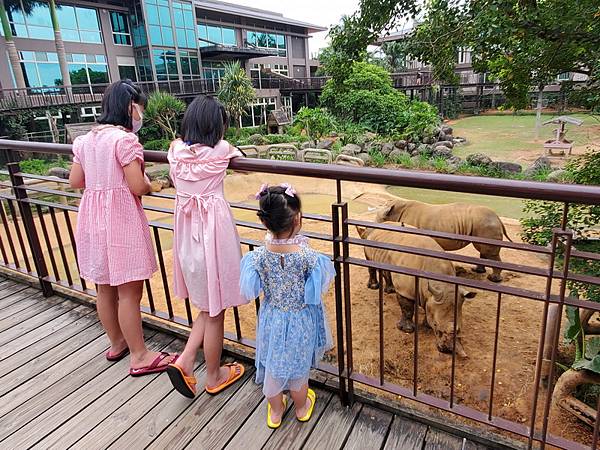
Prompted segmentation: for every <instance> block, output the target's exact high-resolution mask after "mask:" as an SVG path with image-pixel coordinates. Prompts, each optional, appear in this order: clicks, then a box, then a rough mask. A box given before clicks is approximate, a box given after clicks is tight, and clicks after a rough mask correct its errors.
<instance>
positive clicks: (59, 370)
mask: <svg viewBox="0 0 600 450" xmlns="http://www.w3.org/2000/svg"><path fill="white" fill-rule="evenodd" d="M107 347H108V345H107V343H106V339H104V338H102V337H98V338H96V339H94V340H92V341H90V342H89V343H88V344H86V345H85V346H83V347H82V348H80V349H78V350H77V351H76V352H74V353H73V354H71V355H69V357H67V358H65V359H64V360H62V361H61V363H60V364H58V365H54V366H52V367H49V368H47V369H46V370H45V371H43V372H42V373H40V374H38V375H36V376H34V377H32V378H30V379H29V380H27V381H25V382H23V383H22V384H20V385H19V386H18V387H15V388H13V389H12V390H10V391H9V392H8V393H7V394H5V395H4V397H3V398H2V399H3V401H2V402H0V417H2V416H4V415H6V414H8V413H10V411H12V410H14V409H15V408H17V407H19V406H21V405H22V404H24V403H25V402H27V401H29V400H30V399H33V398H34V397H38V396H39V397H40V399H39V400H41V397H43V396H44V395H47V392H45V390H46V389H50V388H51V389H52V390H56V389H57V387H56V386H54V384H56V383H61V382H62V381H63V380H65V379H69V377H72V376H76V375H77V374H78V373H79V372H80V371H82V370H85V368H86V364H88V362H90V360H92V359H93V358H95V357H97V356H99V355H102V353H103V352H104V351H105V350H106V348H107ZM103 365H104V364H103ZM99 366H100V364H98V366H97V367H95V370H96V371H99V370H101V367H99ZM72 374H75V375H72ZM3 378H4V377H3ZM5 378H10V374H9V375H8V377H5ZM51 392H53V391H51ZM65 395H66V394H65ZM36 401H37V400H36Z"/></svg>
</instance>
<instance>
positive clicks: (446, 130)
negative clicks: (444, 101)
mask: <svg viewBox="0 0 600 450" xmlns="http://www.w3.org/2000/svg"><path fill="white" fill-rule="evenodd" d="M440 128H441V129H442V131H443V132H444V134H452V131H453V130H452V127H451V126H450V125H445V124H444V125H442V126H441V127H440Z"/></svg>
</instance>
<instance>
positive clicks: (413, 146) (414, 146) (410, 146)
mask: <svg viewBox="0 0 600 450" xmlns="http://www.w3.org/2000/svg"><path fill="white" fill-rule="evenodd" d="M416 148H417V144H415V143H414V142H411V143H410V144H408V146H407V147H406V149H407V150H408V151H409V152H412V151H414V150H416Z"/></svg>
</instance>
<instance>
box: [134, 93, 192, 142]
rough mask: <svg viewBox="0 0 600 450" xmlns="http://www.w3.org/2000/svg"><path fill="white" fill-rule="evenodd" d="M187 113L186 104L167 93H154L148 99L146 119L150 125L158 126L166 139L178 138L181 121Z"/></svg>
mask: <svg viewBox="0 0 600 450" xmlns="http://www.w3.org/2000/svg"><path fill="white" fill-rule="evenodd" d="M184 111H185V103H184V102H182V101H181V100H179V99H177V98H175V97H173V96H172V95H171V94H168V93H166V92H161V91H157V92H153V93H152V94H151V95H150V98H149V99H148V105H146V110H145V111H144V118H145V119H146V120H147V121H148V125H150V126H152V125H155V126H157V127H158V128H159V129H160V130H161V132H162V137H163V138H164V139H170V140H174V139H175V138H176V137H177V130H178V129H179V121H180V119H181V116H182V115H183V113H184Z"/></svg>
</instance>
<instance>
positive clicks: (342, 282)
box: [0, 141, 600, 448]
mask: <svg viewBox="0 0 600 450" xmlns="http://www.w3.org/2000/svg"><path fill="white" fill-rule="evenodd" d="M0 149H2V150H4V151H6V152H7V153H8V154H9V155H11V156H12V157H15V156H16V155H17V154H18V152H32V153H37V152H40V153H54V154H57V155H63V156H68V155H70V154H71V147H70V146H68V145H57V144H40V143H30V142H18V141H0ZM145 158H146V161H147V162H158V163H165V162H166V154H165V153H163V152H145ZM230 169H232V170H234V171H236V170H237V171H244V172H260V173H268V174H279V175H293V176H302V177H309V178H314V179H327V180H332V181H331V182H332V183H335V192H331V193H330V194H334V195H335V200H334V201H333V202H332V204H331V214H330V215H320V214H308V213H307V214H305V215H304V218H305V219H307V220H309V221H313V223H320V224H321V228H319V230H320V231H309V232H307V233H306V235H307V236H308V237H310V238H312V239H314V240H316V241H319V242H320V243H325V244H326V245H327V247H328V250H327V251H326V253H327V254H329V256H330V257H331V258H332V260H333V262H334V265H335V268H336V272H337V276H336V278H335V283H334V289H333V303H334V309H335V315H334V318H333V320H332V321H333V322H334V326H333V329H334V330H335V333H336V349H335V352H334V354H333V355H331V357H330V361H332V362H331V363H321V364H320V365H319V370H321V371H322V372H324V373H326V374H329V375H330V376H333V377H334V378H337V380H338V383H339V393H340V396H341V397H342V399H343V401H344V402H347V403H351V402H352V401H353V398H354V394H355V388H354V385H355V383H358V384H360V385H362V386H366V387H367V389H373V390H375V391H378V392H381V393H383V395H384V396H385V395H389V394H392V395H394V396H401V397H402V398H403V399H407V400H411V401H415V402H417V403H420V404H423V405H427V406H428V407H431V408H433V409H435V410H438V411H443V412H445V413H450V414H452V415H454V416H458V417H462V418H463V419H469V420H472V421H475V422H478V423H481V424H485V425H488V426H491V427H495V428H498V429H500V430H503V431H505V432H509V433H510V434H511V435H512V436H513V437H517V438H519V439H522V440H524V441H525V442H526V443H527V445H528V447H529V448H532V447H533V446H534V445H538V444H539V445H540V446H541V447H544V446H545V445H546V444H550V445H553V446H556V447H560V448H588V447H587V446H584V445H581V444H577V443H575V442H574V441H572V440H570V439H567V438H565V437H561V436H556V435H553V434H550V433H549V418H550V413H551V403H552V395H551V393H552V390H553V386H554V382H555V379H556V376H557V372H558V369H557V365H556V362H557V361H558V359H557V358H558V348H559V336H560V335H561V333H560V331H561V325H562V322H563V315H564V314H563V310H564V308H565V307H566V306H574V307H578V308H584V309H586V310H589V311H593V312H599V311H600V305H599V304H597V303H594V302H590V301H587V300H585V299H580V298H575V297H573V296H571V295H569V294H568V293H567V286H568V284H569V283H571V282H578V283H587V284H589V285H594V286H600V276H599V275H600V274H595V275H582V274H580V273H575V272H574V271H572V270H571V269H570V261H573V260H574V259H576V258H578V259H583V260H588V261H600V255H599V254H596V253H589V252H583V251H579V250H577V249H576V248H575V247H574V246H573V237H574V236H573V233H572V231H570V230H569V224H568V222H567V220H566V218H567V216H568V215H567V211H568V208H569V205H572V204H576V203H583V204H590V205H599V204H600V187H594V186H578V185H556V184H550V183H537V182H525V181H512V180H498V179H488V178H479V177H463V176H453V175H441V174H434V173H419V172H412V171H403V170H383V169H366V168H348V167H343V166H334V165H322V164H306V163H295V162H283V161H269V160H257V159H245V158H243V159H236V160H233V161H232V162H231V165H230ZM5 175H7V176H8V180H9V181H7V182H6V183H5V187H6V189H5V190H4V191H2V192H1V193H0V203H1V206H2V207H1V208H0V221H1V225H0V226H1V227H3V228H2V229H0V254H1V260H0V264H1V265H2V266H3V267H4V268H8V269H11V270H14V271H18V272H20V273H22V274H26V275H29V276H31V277H35V278H36V279H37V280H38V281H39V284H40V286H41V288H42V289H43V291H44V293H45V294H46V295H50V294H52V292H53V287H54V286H56V285H58V286H62V287H63V288H67V289H69V290H70V291H73V292H77V293H81V294H88V295H92V296H93V295H95V291H94V289H93V288H92V287H91V286H88V285H87V284H86V283H85V280H82V279H80V277H79V274H78V272H77V260H76V242H75V239H74V233H73V229H74V228H73V221H74V220H75V219H76V213H77V206H76V204H77V200H78V199H79V198H80V194H79V193H77V192H71V191H65V190H63V189H59V188H54V187H52V184H53V183H57V186H60V185H62V184H65V183H66V180H59V179H56V178H50V177H44V176H36V175H29V174H24V173H21V171H20V168H19V164H18V162H14V163H11V164H9V167H8V172H6V173H5ZM31 180H35V181H36V182H39V184H31V183H32V181H31ZM352 182H361V183H371V184H377V185H386V186H403V187H417V188H425V189H433V190H437V191H454V192H466V193H476V194H484V195H490V196H498V197H510V198H515V199H538V200H551V201H556V202H561V203H563V205H564V206H563V208H564V216H563V223H562V227H561V228H559V229H556V230H554V232H553V239H552V244H551V245H550V246H549V247H541V246H536V245H529V244H524V243H519V242H507V241H502V240H489V239H483V238H480V237H474V236H466V235H456V234H451V233H441V232H432V231H429V230H423V229H416V228H410V227H406V226H399V225H391V224H389V223H373V222H370V221H365V220H358V219H356V218H351V217H350V213H349V207H348V204H347V203H346V202H345V201H344V190H345V186H347V185H348V184H349V183H352ZM40 196H41V197H40ZM151 197H154V198H158V199H163V200H170V201H172V200H173V199H174V196H173V195H171V194H167V193H158V194H152V195H151ZM56 198H62V199H67V200H71V201H63V202H62V203H61V202H59V201H56ZM231 206H232V208H234V210H243V211H255V210H256V209H257V208H256V206H254V205H251V204H246V203H233V204H232V205H231ZM145 209H146V210H147V211H148V212H154V213H161V214H165V215H170V214H172V213H173V210H172V208H166V207H163V206H162V205H161V206H156V205H155V206H152V205H145ZM323 224H324V227H325V228H323ZM237 225H238V227H240V228H241V229H247V230H248V229H249V230H263V229H264V227H263V226H262V225H261V224H260V223H257V222H251V221H241V220H239V221H237ZM150 227H151V229H152V235H153V237H154V243H155V246H156V254H157V257H158V261H159V267H160V283H161V291H162V292H161V294H164V299H165V303H164V307H161V306H160V305H157V303H156V302H155V298H156V295H157V292H156V287H153V286H152V284H151V283H150V282H148V281H147V282H146V285H145V286H146V295H147V299H148V305H147V306H143V307H142V310H143V312H144V313H146V314H148V315H151V316H154V317H157V318H159V319H163V320H165V321H168V322H173V323H176V324H178V325H182V326H190V325H191V323H192V319H193V310H192V308H191V306H190V303H189V301H188V300H187V299H185V308H184V311H185V313H184V315H183V317H181V316H180V315H178V314H176V313H175V309H174V308H173V302H172V299H171V295H170V286H169V277H168V274H167V272H168V269H167V266H166V262H165V259H164V254H163V243H164V237H163V236H164V234H163V233H164V232H168V233H170V232H172V230H173V227H172V225H170V224H169V223H165V222H161V221H158V220H156V221H150ZM353 227H369V228H371V229H378V230H385V231H388V232H390V233H403V234H407V235H409V236H430V237H434V238H448V239H454V240H461V241H465V242H468V243H473V244H490V245H495V246H499V247H502V248H503V249H505V251H511V252H519V253H524V254H535V255H539V256H540V257H542V258H544V259H545V261H546V262H545V263H544V264H543V265H542V267H540V266H539V265H535V264H517V263H514V262H509V261H496V260H489V259H481V258H478V257H470V256H464V255H461V254H456V253H450V252H445V251H435V250H427V249H424V248H420V247H418V246H411V245H398V244H392V243H387V242H380V241H376V240H369V239H368V237H367V238H366V239H362V238H358V237H356V234H355V233H354V231H353ZM323 229H328V230H330V231H327V232H323ZM241 243H242V246H244V247H246V248H249V249H252V248H254V247H255V246H257V245H261V243H260V242H259V241H258V240H254V239H249V238H242V242H241ZM363 248H371V249H378V250H382V251H386V252H399V253H402V254H409V255H417V256H422V257H429V258H436V259H440V260H445V261H451V262H456V263H459V264H473V265H485V266H488V267H491V268H497V269H501V270H503V271H507V272H511V273H514V274H519V275H521V276H528V277H538V278H540V279H542V280H545V281H544V285H545V288H544V289H535V287H534V286H529V285H524V286H518V287H516V286H510V285H508V284H505V283H499V284H496V283H491V282H488V281H485V280H482V279H472V278H465V277H461V276H458V275H456V274H441V273H437V272H435V271H432V270H425V269H423V270H421V269H419V270H416V269H411V268H409V267H402V266H398V265H394V264H390V263H389V262H387V263H386V262H381V261H378V260H369V259H367V258H366V257H363V256H362V255H361V254H360V253H357V249H363ZM559 256H561V258H562V264H561V265H559V264H558V263H557V259H558V257H559ZM72 261H74V263H72ZM360 268H364V269H363V270H367V269H371V270H372V271H373V270H375V271H378V272H379V279H380V281H381V280H382V274H385V272H391V273H396V274H401V275H405V276H408V277H411V279H412V280H413V281H414V283H415V287H416V289H415V292H416V297H417V298H416V299H415V301H414V310H413V315H414V324H415V328H416V329H415V331H414V334H413V338H412V346H411V348H410V349H406V351H405V353H404V354H405V358H404V360H403V361H402V364H404V365H406V366H408V367H410V368H411V370H410V373H411V375H410V379H408V380H404V381H405V382H402V380H398V379H397V377H394V376H393V374H390V373H389V371H388V370H387V369H386V365H387V363H388V362H389V357H388V358H386V353H385V342H386V341H387V340H388V339H389V337H388V336H387V332H388V331H389V329H386V328H385V322H386V321H385V316H386V315H389V313H384V305H385V295H384V291H383V283H382V282H380V283H379V292H378V296H377V300H376V301H374V303H373V314H372V315H371V317H370V318H369V319H370V320H371V321H374V322H376V323H377V330H378V332H377V333H378V336H377V337H378V340H377V342H378V344H377V345H376V346H377V347H378V348H377V349H376V352H375V353H376V354H377V355H378V356H377V358H376V359H377V360H378V364H377V367H376V368H375V367H371V368H363V367H362V366H357V365H356V364H355V362H356V358H357V356H359V355H360V352H361V351H364V349H358V348H357V347H356V345H355V342H356V339H357V336H358V335H359V333H365V330H363V329H360V325H359V328H358V329H357V328H356V322H357V320H359V318H357V316H356V314H354V315H353V309H355V308H357V305H356V303H353V296H354V295H356V292H357V289H360V288H362V289H365V288H364V287H362V286H357V285H356V282H353V277H355V276H356V273H357V272H356V270H360ZM422 280H432V281H437V282H442V283H446V284H449V285H451V286H453V292H454V297H453V301H454V305H453V308H451V310H452V311H453V314H454V317H453V320H452V318H450V321H451V323H453V326H454V333H453V348H456V339H457V336H459V333H458V332H457V323H458V322H457V314H458V313H459V310H460V306H459V303H460V299H459V289H461V288H468V289H474V290H478V291H480V292H484V293H491V295H492V296H493V298H494V299H495V300H494V301H493V305H494V307H493V308H492V309H489V308H488V312H489V311H492V314H493V316H494V323H495V326H494V327H493V328H491V329H489V330H488V331H489V336H490V338H491V339H493V342H494V345H493V350H492V351H491V353H490V354H489V355H478V357H480V358H481V357H483V356H485V357H486V358H488V359H490V360H491V363H490V367H489V369H488V370H489V373H490V379H489V384H488V387H487V388H486V389H485V391H486V395H485V396H486V398H487V401H485V407H479V408H478V407H477V406H476V405H472V404H463V403H462V402H461V401H460V398H459V397H458V395H457V389H458V388H457V386H460V384H459V383H458V381H460V377H459V372H460V371H461V370H462V369H461V367H462V365H463V364H464V363H463V362H462V360H461V359H459V358H458V356H457V354H456V352H452V354H451V355H449V356H448V357H447V358H450V359H451V363H450V374H448V376H447V377H446V378H444V379H445V380H447V386H448V389H447V390H445V391H444V392H441V393H440V392H436V391H435V390H434V389H432V388H431V386H428V385H425V384H423V382H422V381H420V377H421V376H422V375H423V371H424V370H427V371H431V370H435V368H433V367H431V364H430V363H427V362H426V361H425V362H424V361H423V359H422V357H423V352H424V351H425V350H423V348H424V347H423V346H424V340H427V339H430V335H431V332H430V331H428V330H427V329H426V328H425V325H426V324H427V323H428V320H429V319H428V318H427V317H425V316H426V314H427V312H426V308H425V312H423V311H422V310H421V308H420V306H419V305H423V302H422V299H421V298H419V290H418V286H419V284H420V281H422ZM515 298H518V299H522V300H523V301H525V302H527V303H526V304H527V307H528V308H538V309H539V310H540V311H541V312H540V317H539V323H537V324H532V325H535V326H536V330H538V329H539V341H538V342H537V355H536V357H535V360H534V364H535V368H534V372H533V374H534V376H533V379H532V380H530V385H529V386H528V388H527V391H528V392H530V393H531V398H530V400H531V407H530V410H529V411H528V413H529V417H528V418H527V420H526V422H525V423H523V421H516V420H514V419H508V418H505V417H503V415H502V414H498V413H497V411H498V406H497V401H498V400H497V397H498V394H497V389H498V383H497V378H496V377H497V375H496V374H497V371H498V370H499V369H504V368H503V367H502V362H501V361H500V360H499V359H498V355H499V345H500V344H501V343H502V342H503V339H504V338H505V336H502V335H501V320H502V314H503V313H504V311H505V309H506V308H508V307H510V306H511V305H512V304H513V302H514V299H515ZM258 304H259V303H258V299H257V300H256V313H257V312H258ZM552 309H554V310H555V311H556V310H558V315H557V316H556V317H557V320H549V317H550V316H551V315H550V314H549V312H550V310H552ZM246 312H247V310H246ZM240 314H241V313H240V311H239V310H238V309H237V308H236V309H234V311H233V323H234V329H233V331H232V332H230V333H227V336H226V337H227V339H229V340H231V341H233V342H235V343H237V344H241V345H243V346H247V347H250V348H253V347H254V341H253V340H252V339H251V337H248V336H246V335H244V333H243V330H242V328H243V327H242V325H241V319H240ZM482 314H483V312H482ZM420 318H421V319H423V320H424V321H423V320H421V321H420V320H419V319H420ZM463 329H464V330H465V333H466V334H467V335H468V333H469V331H468V330H469V328H468V326H463ZM548 336H550V338H548ZM548 339H550V342H549V341H548ZM548 342H549V343H550V344H551V351H550V353H549V354H545V353H544V350H545V348H544V343H548ZM371 350H373V349H371ZM523 364H525V361H524V362H523ZM461 373H462V372H461ZM510 375H512V374H509V376H510ZM443 376H444V375H443V374H440V377H443ZM457 378H458V380H457ZM543 380H547V382H548V387H547V388H545V387H544V385H543V383H542V381H543ZM382 401H385V399H382ZM596 414H597V412H596ZM596 417H597V416H596ZM586 439H587V442H589V443H590V446H591V447H592V448H595V447H596V444H597V440H598V421H597V420H596V423H595V427H594V429H593V430H589V436H587V437H586V438H585V439H584V441H585V440H586Z"/></svg>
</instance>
